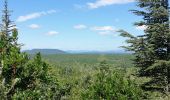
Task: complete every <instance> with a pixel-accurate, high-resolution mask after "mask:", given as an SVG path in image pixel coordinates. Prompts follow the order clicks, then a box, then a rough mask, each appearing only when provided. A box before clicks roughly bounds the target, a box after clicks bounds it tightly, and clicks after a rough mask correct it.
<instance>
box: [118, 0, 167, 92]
mask: <svg viewBox="0 0 170 100" xmlns="http://www.w3.org/2000/svg"><path fill="white" fill-rule="evenodd" d="M137 1H138V3H137V6H138V7H139V8H142V10H140V11H139V10H132V12H133V13H134V14H136V15H138V16H142V17H143V21H140V22H136V23H135V25H136V26H145V27H146V29H145V30H144V33H145V34H144V35H141V36H137V37H135V36H133V35H131V34H129V33H128V32H126V31H123V30H121V31H120V32H121V35H122V36H123V37H128V38H129V39H128V40H127V41H126V42H127V43H129V44H131V45H130V46H128V47H124V48H126V49H127V50H129V51H132V52H133V53H134V55H135V60H134V62H135V65H136V66H137V67H140V71H139V73H140V74H139V75H140V76H146V77H151V78H152V81H150V82H148V83H146V84H145V86H146V85H150V86H151V87H153V86H154V87H155V86H157V87H162V88H164V90H165V92H168V91H169V84H170V77H169V71H170V70H169V68H168V67H169V66H168V64H169V63H168V62H169V60H170V32H169V31H170V29H169V4H168V0H137ZM162 63H164V64H162ZM162 70H163V71H162Z"/></svg>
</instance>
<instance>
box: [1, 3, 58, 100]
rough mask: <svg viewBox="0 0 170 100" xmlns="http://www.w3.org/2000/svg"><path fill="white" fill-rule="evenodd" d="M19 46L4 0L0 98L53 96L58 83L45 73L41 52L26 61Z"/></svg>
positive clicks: (45, 67) (46, 67) (46, 69)
mask: <svg viewBox="0 0 170 100" xmlns="http://www.w3.org/2000/svg"><path fill="white" fill-rule="evenodd" d="M20 49H21V45H20V44H18V30H17V29H16V28H15V25H14V24H13V23H12V21H11V20H10V11H9V10H8V2H7V0H5V4H4V10H3V16H2V24H1V30H0V97H3V98H4V99H5V100H6V99H7V100H11V99H17V100H18V99H19V100H20V99H23V97H24V100H25V99H28V98H29V97H31V98H32V99H39V98H41V99H49V98H53V97H54V96H55V97H57V96H58V94H57V93H59V92H58V90H59V89H58V84H57V83H56V81H54V82H53V80H52V78H51V76H49V74H48V66H49V65H48V64H46V63H45V62H44V61H42V59H41V54H40V53H38V54H37V55H36V56H35V58H34V59H33V60H30V59H29V57H28V55H27V54H26V53H23V52H21V50H20ZM40 91H41V92H40ZM44 91H46V92H47V93H48V94H47V93H46V92H44ZM1 95H2V96H1Z"/></svg>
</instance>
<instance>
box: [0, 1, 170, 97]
mask: <svg viewBox="0 0 170 100" xmlns="http://www.w3.org/2000/svg"><path fill="white" fill-rule="evenodd" d="M137 7H138V8H140V9H141V10H131V12H133V13H134V14H135V15H137V16H141V17H143V19H141V21H140V22H135V25H136V26H145V27H146V29H145V30H144V33H145V34H143V35H140V36H133V35H132V34H130V33H128V32H127V31H125V30H120V31H119V33H120V35H121V36H122V37H125V38H127V40H126V42H127V44H129V45H128V46H122V47H123V48H125V49H126V50H127V51H130V52H131V53H132V54H112V55H110V54H105V55H99V54H56V55H54V54H53V55H41V53H37V54H32V55H30V54H27V53H26V52H22V51H21V48H22V44H19V43H18V34H19V33H18V30H17V28H16V25H15V23H13V21H11V19H10V15H11V13H10V10H9V9H8V2H7V0H5V2H4V9H3V10H2V18H1V20H2V21H1V22H2V23H1V24H0V25H1V27H0V100H26V99H27V100H169V98H170V28H169V27H170V26H169V3H168V0H137Z"/></svg>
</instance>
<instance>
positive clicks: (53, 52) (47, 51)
mask: <svg viewBox="0 0 170 100" xmlns="http://www.w3.org/2000/svg"><path fill="white" fill-rule="evenodd" d="M23 52H26V53H28V54H36V53H38V52H40V53H41V54H65V53H66V52H65V51H62V50H59V49H32V50H25V51H23Z"/></svg>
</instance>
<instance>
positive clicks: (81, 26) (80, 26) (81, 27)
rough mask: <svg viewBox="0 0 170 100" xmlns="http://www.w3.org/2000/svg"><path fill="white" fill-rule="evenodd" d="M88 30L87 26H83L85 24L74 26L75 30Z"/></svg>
mask: <svg viewBox="0 0 170 100" xmlns="http://www.w3.org/2000/svg"><path fill="white" fill-rule="evenodd" d="M86 28H87V26H86V25H83V24H79V25H75V26H74V29H86Z"/></svg>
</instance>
